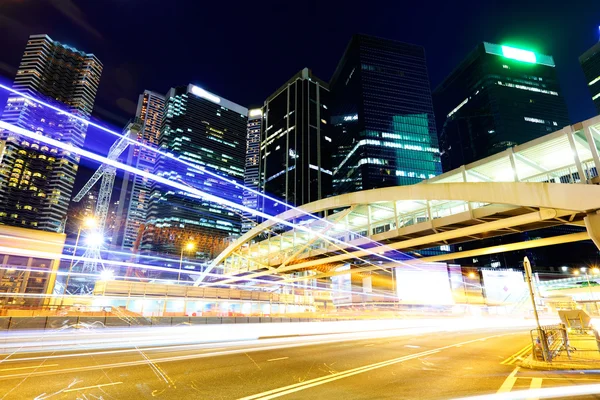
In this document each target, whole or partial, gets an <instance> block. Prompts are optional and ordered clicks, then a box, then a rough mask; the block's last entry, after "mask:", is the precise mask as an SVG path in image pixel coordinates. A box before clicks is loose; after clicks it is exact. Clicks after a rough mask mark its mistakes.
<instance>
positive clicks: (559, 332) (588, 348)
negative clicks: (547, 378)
mask: <svg viewBox="0 0 600 400" xmlns="http://www.w3.org/2000/svg"><path fill="white" fill-rule="evenodd" d="M530 336H531V342H532V344H533V358H534V359H535V360H538V361H546V362H568V363H577V362H597V363H599V365H600V334H599V333H598V331H597V330H594V329H576V330H575V329H573V330H572V329H570V328H569V329H568V328H567V327H566V326H565V325H564V324H559V325H547V326H542V327H541V329H532V330H531V331H530ZM544 340H545V345H544V342H543V341H544Z"/></svg>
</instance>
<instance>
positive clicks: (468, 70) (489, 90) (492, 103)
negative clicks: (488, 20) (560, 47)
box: [433, 42, 570, 171]
mask: <svg viewBox="0 0 600 400" xmlns="http://www.w3.org/2000/svg"><path fill="white" fill-rule="evenodd" d="M433 96H434V104H435V113H436V117H437V122H438V129H439V131H440V150H441V158H442V164H443V168H444V171H449V170H452V169H455V168H458V167H460V166H461V165H464V164H468V163H471V162H474V161H477V160H479V159H482V158H484V157H487V156H489V155H492V154H494V153H498V152H500V151H503V150H505V149H507V148H509V147H512V146H515V145H517V144H520V143H525V142H528V141H530V140H533V139H535V138H537V137H540V136H543V135H546V134H548V133H550V132H553V131H556V130H559V129H561V128H562V127H564V126H566V125H569V123H570V122H569V115H568V112H567V106H566V103H565V100H564V98H563V97H562V95H561V90H560V87H559V84H558V79H557V76H556V69H555V65H554V60H553V58H552V57H551V56H549V55H545V54H540V53H534V52H532V51H528V50H523V49H518V48H515V47H511V46H503V45H498V44H492V43H487V42H484V43H481V44H479V45H478V46H477V47H476V48H475V49H474V50H473V51H472V52H471V53H470V54H469V55H468V56H467V58H466V59H465V60H464V61H463V62H462V63H461V64H460V65H459V66H458V67H457V68H456V69H455V70H454V71H453V72H452V73H451V74H450V75H449V76H448V77H447V78H446V79H445V80H444V81H443V82H442V83H441V84H440V85H439V86H438V87H437V88H436V89H435V91H434V94H433Z"/></svg>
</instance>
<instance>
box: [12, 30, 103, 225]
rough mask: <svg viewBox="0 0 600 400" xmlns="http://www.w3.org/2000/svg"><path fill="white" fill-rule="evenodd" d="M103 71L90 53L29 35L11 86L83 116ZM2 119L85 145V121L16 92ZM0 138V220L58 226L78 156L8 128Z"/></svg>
mask: <svg viewBox="0 0 600 400" xmlns="http://www.w3.org/2000/svg"><path fill="white" fill-rule="evenodd" d="M101 73H102V63H100V61H99V60H98V58H96V56H94V55H93V54H86V53H84V52H82V51H79V50H77V49H74V48H72V47H70V46H67V45H65V44H62V43H60V42H57V41H54V40H52V39H51V38H50V37H48V36H47V35H32V36H30V37H29V40H28V42H27V46H26V48H25V52H24V54H23V58H22V60H21V64H20V65H19V69H18V71H17V76H16V78H15V80H14V83H13V88H14V89H16V90H18V91H20V92H23V93H26V94H28V95H30V96H32V97H35V98H38V99H40V100H43V101H44V102H46V103H50V104H52V105H55V106H58V107H60V108H61V109H64V110H65V111H69V112H70V113H73V114H75V115H78V116H80V117H82V118H84V119H87V118H88V117H89V116H90V114H91V112H92V108H93V105H94V99H95V96H96V91H97V89H98V84H99V82H100V75H101ZM2 120H3V121H5V122H7V123H10V124H13V125H16V126H18V127H21V128H24V129H28V130H32V131H36V132H42V133H43V134H44V135H45V136H47V137H50V138H52V139H56V140H60V141H61V142H65V143H68V144H71V145H73V146H75V147H83V143H84V140H85V135H86V130H87V125H86V124H85V123H83V122H81V121H78V120H76V119H74V118H71V117H69V116H67V115H64V114H62V115H61V114H60V113H57V112H56V111H53V110H51V109H49V108H48V107H47V106H45V105H42V104H38V103H36V102H33V101H31V100H28V99H26V98H24V97H22V96H19V95H16V94H11V96H10V97H9V98H8V101H7V104H6V107H5V109H4V113H3V115H2ZM0 139H1V141H0V147H1V154H0V160H1V161H0V224H6V225H14V226H20V227H26V228H37V229H42V230H46V231H53V232H62V231H63V230H64V224H65V218H66V215H67V208H68V205H69V201H70V200H71V192H72V190H73V184H74V182H75V175H76V173H77V167H78V164H79V156H78V155H76V154H74V153H71V152H68V151H65V150H61V149H58V148H55V147H52V146H48V145H47V144H45V143H43V142H38V141H34V140H30V139H28V138H24V137H21V136H19V135H17V134H15V133H13V132H10V131H7V130H5V131H3V132H1V133H0Z"/></svg>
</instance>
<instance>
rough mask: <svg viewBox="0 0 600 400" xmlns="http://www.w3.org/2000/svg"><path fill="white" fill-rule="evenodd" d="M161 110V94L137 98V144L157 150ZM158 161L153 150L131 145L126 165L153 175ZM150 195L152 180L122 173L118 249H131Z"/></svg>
mask: <svg viewBox="0 0 600 400" xmlns="http://www.w3.org/2000/svg"><path fill="white" fill-rule="evenodd" d="M164 107H165V96H163V95H161V94H158V93H155V92H152V91H150V90H145V91H144V93H143V94H141V95H140V96H139V100H138V105H137V111H136V113H135V116H136V118H139V120H140V122H141V124H142V130H141V131H140V133H139V134H138V138H137V140H138V142H140V143H141V144H143V145H145V146H150V147H153V148H156V149H157V150H158V141H159V136H160V126H161V123H162V119H163V111H164ZM157 159H158V153H157V152H156V151H152V150H150V149H148V148H147V147H142V146H139V145H135V146H134V145H131V146H129V149H128V151H127V158H126V160H125V162H126V164H128V165H132V166H134V167H136V168H138V169H141V170H142V171H146V172H153V171H154V166H155V165H156V161H157ZM150 192H151V181H149V180H148V178H145V177H143V176H139V175H134V174H131V173H129V172H125V175H124V177H123V184H122V187H121V194H120V198H119V208H118V210H117V221H118V235H117V239H116V242H115V243H116V245H117V246H119V247H121V248H123V249H130V248H132V247H133V246H134V243H135V242H136V239H137V238H138V235H139V233H140V227H141V226H142V224H145V223H146V218H147V212H148V203H149V201H150Z"/></svg>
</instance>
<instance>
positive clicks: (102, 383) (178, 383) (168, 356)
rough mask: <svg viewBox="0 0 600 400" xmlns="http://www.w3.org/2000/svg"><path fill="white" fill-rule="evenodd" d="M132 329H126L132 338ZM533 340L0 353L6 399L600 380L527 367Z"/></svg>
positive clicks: (353, 338) (419, 395)
mask: <svg viewBox="0 0 600 400" xmlns="http://www.w3.org/2000/svg"><path fill="white" fill-rule="evenodd" d="M231 329H243V327H240V326H232V327H231ZM167 332H168V331H167ZM130 333H131V332H129V333H128V331H127V330H126V329H124V330H123V331H122V337H123V341H124V342H125V341H127V340H128V338H127V335H128V334H130ZM377 336H379V337H377ZM528 339H529V337H528V329H523V328H518V329H515V328H510V329H509V328H507V329H502V328H494V329H476V330H471V331H460V330H458V331H456V330H455V331H441V332H426V333H422V332H417V331H415V330H410V329H408V330H404V331H394V330H391V331H389V332H386V333H385V334H383V335H382V334H381V333H379V334H378V333H377V332H373V333H363V334H361V335H352V334H330V335H316V336H297V337H281V338H278V337H276V338H268V339H259V340H241V341H227V342H222V343H218V342H216V343H215V342H213V343H197V344H195V345H194V344H186V345H160V346H151V345H146V346H144V347H137V348H136V347H135V346H134V347H133V348H127V347H128V346H125V345H123V348H122V349H115V348H109V349H107V350H103V349H93V350H87V349H85V350H81V351H72V350H71V351H58V350H59V347H51V348H50V350H49V351H45V352H37V351H36V352H21V351H18V349H15V350H13V351H12V352H10V353H7V354H3V355H0V399H39V400H41V399H86V400H89V399H177V400H183V399H239V398H245V399H269V398H279V397H281V398H286V399H327V400H331V399H448V398H459V397H465V396H473V395H480V394H490V393H497V392H498V391H500V392H514V391H516V390H521V389H528V388H539V387H541V388H546V387H558V386H565V385H589V384H600V375H598V374H600V371H589V372H586V373H582V372H577V371H576V372H571V373H569V374H568V375H565V374H561V373H550V372H533V371H524V370H520V369H519V368H517V367H516V366H515V365H514V361H516V360H515V359H514V357H513V358H511V356H513V355H515V354H517V353H518V352H519V351H520V350H522V349H523V348H524V347H525V346H527V345H528ZM197 342H202V340H201V338H200V340H197ZM573 387H574V386H573ZM569 397H570V396H566V397H564V398H569ZM578 398H600V396H587V397H578Z"/></svg>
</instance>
